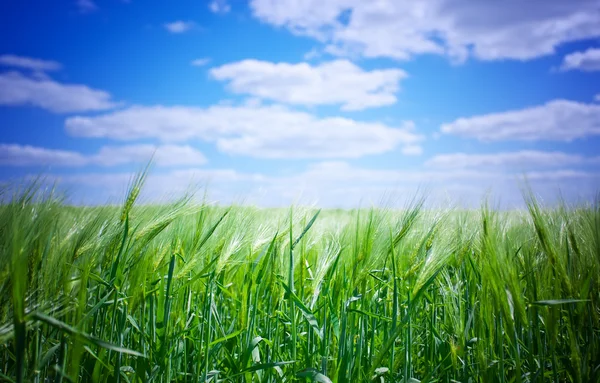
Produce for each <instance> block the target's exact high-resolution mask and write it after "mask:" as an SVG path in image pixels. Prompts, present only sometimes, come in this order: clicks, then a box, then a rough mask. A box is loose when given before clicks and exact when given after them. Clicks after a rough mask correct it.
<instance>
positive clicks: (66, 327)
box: [0, 174, 600, 383]
mask: <svg viewBox="0 0 600 383" xmlns="http://www.w3.org/2000/svg"><path fill="white" fill-rule="evenodd" d="M143 181H144V175H143V174H142V175H141V176H139V177H138V178H137V179H136V180H134V181H133V182H132V184H131V186H130V191H129V194H128V195H127V196H125V198H124V202H123V204H122V206H120V207H117V206H100V207H74V206H70V205H68V204H66V203H64V202H62V200H61V199H60V198H56V197H52V196H51V195H48V194H43V196H42V195H41V194H40V193H39V187H36V186H35V185H33V186H31V187H29V188H27V189H26V190H22V191H21V192H20V193H18V195H16V196H15V197H14V198H10V199H6V198H5V201H7V202H5V203H3V204H2V205H0V299H1V300H2V301H1V304H0V380H1V381H7V382H56V383H59V382H65V383H66V382H311V381H312V382H321V383H325V382H339V383H343V382H404V383H409V382H412V383H418V382H446V383H448V382H465V383H468V382H578V383H582V382H598V381H600V321H599V320H600V286H599V281H600V278H599V277H600V199H599V200H597V201H596V202H595V203H589V204H587V205H585V204H583V205H579V206H566V205H565V204H563V205H559V206H558V207H545V206H543V204H541V203H540V202H539V201H537V200H536V199H535V198H534V197H533V194H532V193H527V192H526V193H524V198H525V201H526V206H527V207H526V208H525V209H523V210H520V211H500V210H495V209H493V208H491V207H490V208H488V207H486V206H487V205H486V204H485V203H482V207H481V208H480V209H476V210H459V209H449V210H445V211H444V210H439V209H435V210H434V209H429V208H426V207H424V204H423V200H422V199H419V198H415V199H414V200H413V201H412V203H409V204H407V205H406V207H405V208H403V209H383V208H371V209H369V208H362V209H355V210H322V211H319V210H317V209H314V208H305V207H289V208H283V209H260V208H254V207H248V206H229V207H226V206H215V205H213V204H209V203H202V202H198V201H202V199H201V198H200V199H198V198H195V199H192V198H183V199H181V200H178V201H177V202H173V203H170V204H163V205H148V206H145V205H141V204H140V205H136V204H135V200H136V198H137V197H138V195H139V192H140V188H142V186H143V185H142V184H143Z"/></svg>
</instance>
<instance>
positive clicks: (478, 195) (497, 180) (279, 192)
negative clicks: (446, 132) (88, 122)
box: [59, 161, 600, 208]
mask: <svg viewBox="0 0 600 383" xmlns="http://www.w3.org/2000/svg"><path fill="white" fill-rule="evenodd" d="M521 176H522V175H521V174H515V173H510V172H504V171H501V172H489V171H481V170H466V169H444V170H431V169H423V170H394V169H370V168H363V167H356V166H352V165H350V164H348V163H346V162H339V161H327V162H321V163H315V164H312V165H310V166H309V167H308V168H307V169H305V170H303V171H300V172H297V173H293V174H286V175H284V176H267V175H264V174H257V173H241V172H238V171H235V170H232V169H195V168H192V169H184V170H177V171H168V172H162V173H158V172H152V173H151V174H150V176H149V178H148V182H147V184H146V187H145V188H144V190H143V194H144V195H145V196H146V198H148V199H150V200H156V199H157V198H160V197H162V196H165V195H170V196H172V197H176V196H177V195H178V194H180V193H182V192H185V191H187V190H189V186H193V185H198V186H200V187H202V186H205V185H208V193H209V196H210V199H211V200H216V201H219V202H221V203H231V202H232V201H240V200H243V201H245V202H247V203H251V204H258V205H260V206H288V205H289V204H290V203H297V204H316V205H318V206H323V207H346V208H348V207H358V206H362V207H364V206H370V205H372V204H375V205H381V204H389V203H391V204H392V205H393V206H402V205H403V204H404V203H406V202H407V201H409V200H410V199H412V197H414V196H415V195H419V194H422V193H423V192H425V193H426V195H427V196H428V202H429V203H430V204H431V205H434V206H442V207H449V206H452V204H454V203H459V204H462V205H464V206H468V207H478V206H479V205H480V204H481V203H482V202H483V198H484V197H485V196H487V193H488V192H489V191H490V190H492V191H493V196H497V197H498V198H499V199H500V201H501V202H502V204H503V206H505V207H515V206H521V207H522V206H523V199H522V197H521V190H520V188H519V180H522V177H521ZM131 177H132V174H131V173H114V174H90V173H86V174H79V175H65V176H62V177H59V178H61V179H62V181H63V182H65V183H67V184H70V185H80V186H82V187H84V189H83V190H81V196H85V197H90V196H92V195H93V194H92V193H96V194H97V199H96V200H95V201H91V202H95V203H104V202H106V198H107V196H108V195H112V196H113V197H114V198H119V199H122V197H123V195H124V193H125V190H126V185H127V183H128V181H129V180H130V179H131ZM527 179H528V181H529V183H530V185H531V186H532V187H533V189H534V191H535V192H536V193H537V194H538V195H540V196H541V197H543V198H544V199H545V200H546V201H551V200H552V199H555V198H556V197H557V196H558V194H557V191H558V188H560V190H561V192H562V193H563V194H562V195H563V196H564V197H565V198H566V199H567V201H575V200H576V199H577V198H579V197H581V196H583V197H585V198H588V197H589V198H592V197H593V196H594V193H595V192H596V191H597V188H596V187H597V184H598V181H600V174H598V173H593V172H586V171H581V170H572V169H564V170H548V171H538V172H531V173H528V175H527ZM111 192H112V193H111Z"/></svg>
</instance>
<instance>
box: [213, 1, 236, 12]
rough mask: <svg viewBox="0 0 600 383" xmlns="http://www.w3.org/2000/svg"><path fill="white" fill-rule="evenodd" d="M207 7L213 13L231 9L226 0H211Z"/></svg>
mask: <svg viewBox="0 0 600 383" xmlns="http://www.w3.org/2000/svg"><path fill="white" fill-rule="evenodd" d="M208 9H210V11H211V12H213V13H227V12H229V11H231V6H230V5H229V4H228V3H227V0H213V1H211V2H210V4H209V5H208Z"/></svg>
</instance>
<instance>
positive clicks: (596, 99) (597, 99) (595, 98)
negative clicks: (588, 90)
mask: <svg viewBox="0 0 600 383" xmlns="http://www.w3.org/2000/svg"><path fill="white" fill-rule="evenodd" d="M594 101H596V102H600V93H598V94H597V95H596V96H594Z"/></svg>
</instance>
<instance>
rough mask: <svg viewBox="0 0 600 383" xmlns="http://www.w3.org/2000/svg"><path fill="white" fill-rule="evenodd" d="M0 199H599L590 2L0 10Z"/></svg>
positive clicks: (595, 45)
mask: <svg viewBox="0 0 600 383" xmlns="http://www.w3.org/2000/svg"><path fill="white" fill-rule="evenodd" d="M0 36H2V37H1V38H0V129H2V130H1V131H2V136H1V137H0V181H1V182H9V183H11V182H15V180H19V179H23V178H25V179H27V178H29V177H32V176H35V175H37V174H44V175H45V176H46V178H47V179H48V180H51V181H55V180H56V181H58V182H59V184H60V185H61V187H62V188H64V189H65V190H67V191H68V193H69V198H70V200H71V201H72V202H75V203H105V202H116V201H118V200H119V198H122V197H123V194H124V192H125V190H126V188H127V184H128V181H129V180H130V179H131V176H132V174H133V173H134V172H135V171H137V170H139V169H140V168H141V167H143V166H144V164H145V163H146V161H147V160H148V159H149V158H150V156H151V155H152V154H153V153H154V154H155V156H154V159H155V161H154V164H153V168H152V172H151V176H150V178H149V180H148V184H147V185H146V190H145V192H146V198H147V199H148V200H156V199H163V198H169V197H173V196H176V195H178V194H180V193H182V192H184V191H186V190H189V188H190V186H194V187H204V186H206V185H208V188H209V189H208V190H209V194H210V198H211V199H212V200H215V201H219V202H222V203H228V202H231V201H244V202H246V203H253V204H258V205H261V206H280V205H287V204H289V203H314V204H317V205H321V206H327V207H353V206H358V205H359V204H360V205H362V206H364V205H369V204H371V203H379V202H380V201H382V200H385V201H390V200H393V201H396V202H398V203H401V202H402V200H404V199H406V198H407V196H412V195H414V193H415V192H416V191H417V190H421V191H422V190H427V191H428V194H429V195H430V200H431V201H433V202H434V203H438V204H447V203H452V204H459V205H466V206H473V205H475V206H477V205H478V204H480V203H481V201H482V199H483V198H484V197H485V196H486V195H489V194H490V193H491V195H492V197H493V201H496V202H497V203H500V204H504V205H507V206H519V205H521V204H522V202H521V201H522V198H521V194H520V189H519V181H518V180H519V179H520V178H522V176H523V175H525V174H526V175H527V177H528V180H529V183H530V185H531V187H532V188H533V189H534V191H535V192H536V193H537V194H538V195H539V196H540V197H541V198H543V199H544V200H545V201H548V202H549V203H551V202H552V201H553V200H554V199H555V198H556V196H558V195H559V194H558V193H559V191H560V193H561V194H562V196H563V198H566V199H567V200H568V201H570V202H578V201H589V200H591V199H592V198H593V197H594V195H595V193H596V192H598V190H600V188H599V186H600V153H599V151H598V150H597V148H598V147H600V145H599V144H600V3H598V2H597V1H588V0H573V1H568V2H567V1H564V0H548V1H544V2H541V1H540V2H538V1H531V2H525V3H524V2H522V1H517V0H509V1H504V2H496V1H491V0H489V1H480V2H477V3H473V2H471V1H468V0H424V1H421V2H400V1H394V0H378V1H372V2H365V1H358V0H328V1H325V2H323V1H316V0H304V1H299V0H250V1H242V0H239V1H235V0H215V1H212V0H211V1H198V0H196V1H188V0H181V1H177V2H165V1H153V0H150V1H144V2H142V1H139V0H129V1H125V0H107V1H101V0H73V1H67V0H63V1H57V2H45V1H19V2H16V1H9V2H3V3H2V5H0Z"/></svg>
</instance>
